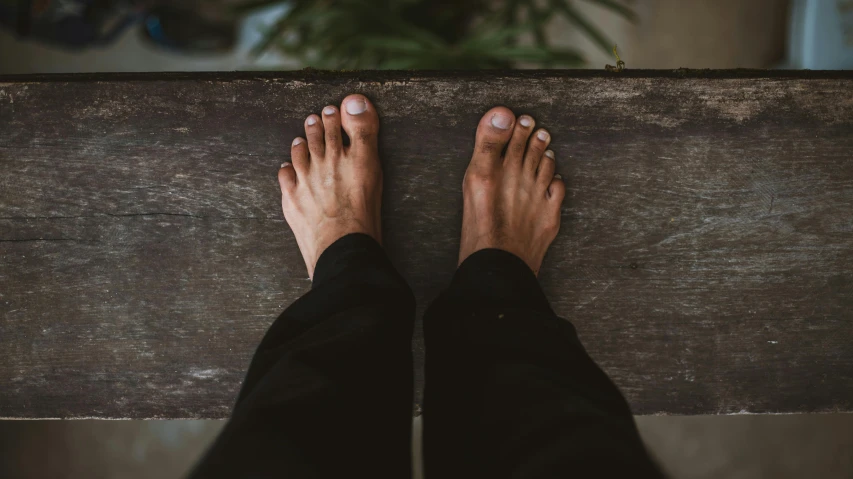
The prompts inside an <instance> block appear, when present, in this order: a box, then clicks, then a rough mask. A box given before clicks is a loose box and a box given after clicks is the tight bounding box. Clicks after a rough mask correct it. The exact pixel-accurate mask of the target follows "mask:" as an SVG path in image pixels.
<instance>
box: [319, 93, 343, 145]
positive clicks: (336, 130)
mask: <svg viewBox="0 0 853 479" xmlns="http://www.w3.org/2000/svg"><path fill="white" fill-rule="evenodd" d="M323 129H324V130H325V134H326V155H325V157H329V156H332V157H337V156H339V155H340V154H341V151H342V150H343V148H344V143H343V139H342V138H341V113H340V112H339V111H338V109H337V108H336V107H334V106H331V105H329V106H327V107H326V108H323Z"/></svg>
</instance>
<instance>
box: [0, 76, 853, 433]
mask: <svg viewBox="0 0 853 479" xmlns="http://www.w3.org/2000/svg"><path fill="white" fill-rule="evenodd" d="M350 92H361V93H364V94H366V95H368V96H369V97H370V98H371V99H372V100H373V101H374V102H375V104H376V105H377V107H378V109H379V111H380V115H381V119H382V126H381V133H380V141H381V151H382V160H383V163H384V168H385V199H384V201H385V203H384V210H383V214H384V216H383V219H384V230H385V242H386V244H387V249H388V251H389V254H390V256H391V258H392V260H393V261H394V263H395V264H396V265H397V266H398V267H399V269H400V271H401V273H402V274H403V275H404V276H405V277H406V278H407V279H408V280H409V282H410V284H411V285H412V287H413V288H414V290H415V293H416V296H417V298H418V301H419V307H420V309H421V311H422V310H423V308H424V307H425V306H426V304H427V302H428V301H429V300H430V299H432V298H433V297H434V296H435V295H436V294H437V293H438V292H439V291H440V290H441V288H443V287H445V285H446V284H447V281H448V279H449V278H450V276H451V274H452V273H453V270H454V267H455V264H456V257H457V248H458V237H459V232H460V219H461V213H462V210H461V208H462V202H461V197H460V186H461V181H462V175H463V173H464V171H465V168H466V165H467V162H468V159H469V158H470V152H471V148H472V142H473V135H474V130H475V127H476V124H477V121H478V119H479V116H480V115H481V114H482V113H483V112H484V111H486V110H487V109H488V108H490V107H491V106H494V105H497V104H503V105H506V106H508V107H510V108H511V109H513V110H514V111H515V112H516V113H528V114H531V115H533V116H534V117H535V118H536V120H537V123H538V124H539V125H541V126H544V127H545V128H547V129H548V130H549V131H550V132H551V133H552V136H553V143H552V149H553V150H554V151H555V152H556V153H557V163H558V171H559V172H560V173H561V174H562V175H563V177H564V178H566V179H567V182H568V187H569V193H568V195H567V199H566V202H565V204H564V207H563V216H562V219H563V226H562V230H561V232H560V234H559V236H558V238H557V240H556V242H555V244H554V245H553V246H552V248H551V250H550V252H549V253H548V256H547V257H546V260H545V265H544V267H543V269H542V272H541V275H540V276H541V282H542V284H543V287H544V289H545V291H546V293H547V295H548V297H549V298H550V299H551V300H552V303H553V306H554V308H555V310H556V311H557V312H558V313H559V314H560V315H562V316H564V317H566V318H568V319H570V320H571V321H572V322H573V323H574V324H575V326H576V327H577V329H578V331H579V335H580V337H581V340H582V341H583V342H584V344H585V345H586V347H587V349H588V350H589V352H590V354H591V355H592V356H593V358H594V359H596V360H597V361H598V362H599V364H601V365H602V367H603V368H604V369H605V370H606V371H607V372H608V373H609V374H610V375H611V377H612V378H613V380H614V381H615V382H616V384H617V385H618V386H619V387H620V388H621V389H622V391H623V392H624V393H625V394H626V396H627V398H628V400H629V402H630V403H631V406H632V408H633V409H634V411H635V412H636V413H638V414H729V413H739V412H754V413H764V412H828V411H851V410H853V344H851V339H853V273H851V269H853V74H851V73H849V72H846V73H843V72H752V71H730V72H715V71H705V72H694V71H676V72H654V71H651V72H649V71H647V72H643V71H638V72H626V74H624V75H615V74H603V73H594V72H593V73H591V72H580V71H563V72H559V71H540V72H494V73H476V74H474V73H471V74H468V73H461V72H455V73H453V72H451V73H435V72H432V73H430V72H426V73H403V72H393V73H385V72H383V73H380V72H356V73H339V74H332V73H322V72H321V73H317V72H296V73H276V74H252V73H233V74H150V75H81V76H56V77H51V76H40V77H12V78H9V77H6V78H2V79H0V167H2V175H0V313H2V320H0V350H2V353H3V356H2V360H0V417H14V418H48V417H69V418H70V417H99V418H221V417H226V416H228V414H229V412H230V409H231V407H232V404H233V401H234V399H235V397H236V394H237V391H238V388H239V386H240V383H241V381H242V378H243V374H244V373H245V370H246V368H247V366H248V363H249V360H250V359H251V355H252V353H253V351H254V348H255V347H256V345H257V344H258V342H259V340H260V339H261V337H262V336H263V333H264V331H265V330H266V328H267V327H269V325H270V324H271V322H272V321H273V320H274V319H275V318H276V317H277V315H278V314H279V313H280V312H281V310H282V309H283V308H285V307H286V306H287V305H288V304H289V303H290V302H291V301H293V300H294V299H296V298H297V297H299V296H300V295H301V294H303V293H304V292H306V291H307V290H308V288H309V286H310V283H309V281H308V279H307V274H306V272H305V269H304V266H303V264H302V260H301V258H300V255H299V252H298V250H297V247H296V243H295V241H294V240H293V237H292V235H291V233H290V232H289V230H288V228H287V225H286V223H285V222H284V220H283V217H282V214H281V209H280V199H279V191H278V185H277V181H276V172H277V169H278V167H279V164H280V163H281V162H282V161H283V160H285V159H287V158H288V155H289V144H290V141H291V140H292V139H293V137H295V136H297V135H300V134H301V129H302V123H303V120H304V118H305V117H306V116H307V115H308V114H310V113H312V112H313V113H316V112H319V111H320V109H321V108H322V107H323V106H325V105H326V104H329V103H332V104H336V103H339V102H340V100H341V99H342V98H343V97H344V96H345V95H346V94H347V93H350ZM413 349H414V352H415V357H416V361H417V363H418V368H419V369H418V375H417V378H418V379H417V384H418V386H417V387H418V397H420V392H421V391H422V387H423V381H422V376H421V374H420V365H421V364H422V361H423V354H424V350H423V344H422V338H421V333H420V328H418V333H417V334H416V337H415V341H414V343H413Z"/></svg>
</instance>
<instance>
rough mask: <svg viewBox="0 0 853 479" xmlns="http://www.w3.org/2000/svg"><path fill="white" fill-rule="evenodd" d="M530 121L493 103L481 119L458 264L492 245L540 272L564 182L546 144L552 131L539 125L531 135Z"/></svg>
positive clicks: (465, 186)
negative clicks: (556, 169)
mask: <svg viewBox="0 0 853 479" xmlns="http://www.w3.org/2000/svg"><path fill="white" fill-rule="evenodd" d="M534 124H535V122H534V121H533V118H531V117H529V116H527V115H522V116H521V117H519V118H518V119H517V120H516V118H515V115H514V114H513V113H512V111H510V110H509V109H508V108H504V107H495V108H492V109H491V110H489V111H488V112H487V113H486V114H485V115H484V116H483V118H482V119H481V120H480V125H479V127H478V128H477V138H476V141H475V146H474V157H473V158H472V159H471V163H470V164H469V165H468V170H467V171H466V172H465V180H464V181H463V184H462V196H463V200H464V209H463V213H462V242H461V245H460V249H459V264H462V262H463V261H465V258H467V257H468V256H470V255H471V254H473V253H475V252H477V251H479V250H481V249H485V248H497V249H501V250H504V251H508V252H510V253H513V254H515V255H516V256H518V257H519V258H521V259H522V260H524V262H525V263H527V265H528V266H529V267H530V269H532V270H533V273H534V274H539V267H540V266H541V265H542V260H543V259H544V257H545V251H546V250H547V249H548V246H550V245H551V242H552V241H554V238H556V237H557V231H558V230H559V229H560V205H561V203H562V202H563V198H564V197H565V196H566V186H565V184H564V183H563V180H562V179H560V176H559V175H554V171H555V168H556V164H555V162H554V152H553V151H551V150H548V149H547V148H548V144H549V143H550V141H551V136H550V135H549V134H548V132H547V131H545V130H543V129H540V130H538V131H536V132H535V134H533V135H531V133H533V127H534ZM528 139H529V141H528ZM505 147H506V153H505V154H502V153H503V150H504V148H505Z"/></svg>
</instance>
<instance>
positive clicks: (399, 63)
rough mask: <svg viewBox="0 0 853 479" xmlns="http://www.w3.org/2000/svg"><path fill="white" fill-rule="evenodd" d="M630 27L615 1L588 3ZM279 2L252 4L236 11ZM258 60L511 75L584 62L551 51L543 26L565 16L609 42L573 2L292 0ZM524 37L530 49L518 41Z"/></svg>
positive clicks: (567, 52) (626, 12)
mask: <svg viewBox="0 0 853 479" xmlns="http://www.w3.org/2000/svg"><path fill="white" fill-rule="evenodd" d="M586 1H588V2H591V3H597V4H599V5H601V6H603V7H606V8H609V9H611V10H613V11H615V12H616V13H618V14H620V15H622V16H624V17H625V18H627V19H629V20H631V21H636V16H635V15H634V12H633V11H632V10H631V9H630V8H628V7H627V6H625V5H624V4H623V3H621V2H620V1H618V0H586ZM275 3H282V2H281V1H268V0H267V1H255V2H251V3H248V4H243V5H241V6H239V7H238V9H240V10H242V11H245V10H248V9H253V8H257V7H259V6H266V5H271V4H275ZM287 3H289V5H290V10H289V12H288V13H287V14H286V15H284V16H283V17H282V18H281V20H280V21H278V22H277V23H276V24H275V26H274V27H273V28H271V29H270V31H268V32H266V33H265V39H264V41H262V42H261V43H260V44H259V45H257V47H256V48H255V52H256V53H260V52H263V51H266V50H267V49H271V48H275V49H278V50H279V51H281V52H282V53H284V54H286V55H289V56H292V57H295V58H298V59H299V60H301V61H302V62H303V64H304V65H306V66H311V67H315V68H332V69H442V68H458V69H479V68H512V67H513V66H514V65H516V64H517V63H519V62H525V63H529V64H533V65H536V66H541V67H555V66H563V67H571V66H579V65H582V64H583V63H584V59H583V57H582V56H581V55H580V54H579V53H578V52H577V51H576V50H573V49H567V48H559V47H555V46H552V45H551V44H550V42H549V41H548V39H547V37H546V35H545V25H546V24H547V23H548V22H549V21H551V20H552V19H553V18H554V17H555V16H558V15H560V16H563V17H565V18H566V19H568V20H569V21H570V22H571V23H572V24H573V25H574V26H575V27H577V28H579V29H581V30H582V31H583V32H584V33H585V34H586V35H587V36H588V37H590V38H591V39H592V40H593V41H594V42H595V43H596V44H597V45H598V46H600V47H601V48H603V49H604V50H606V51H608V52H609V51H610V49H611V48H612V46H613V45H612V43H610V41H609V40H607V38H606V37H605V36H604V34H602V33H601V32H600V31H599V30H598V29H597V28H596V27H595V26H594V25H593V24H592V23H591V22H590V21H589V20H588V19H587V18H585V17H584V16H583V15H582V14H581V13H580V12H579V11H578V9H577V8H576V7H575V4H574V2H573V0H538V1H537V0H374V1H370V0H291V1H290V2H287ZM525 36H528V37H530V38H531V39H532V42H528V44H523V42H521V41H520V40H521V39H522V38H523V37H525Z"/></svg>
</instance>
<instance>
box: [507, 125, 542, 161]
mask: <svg viewBox="0 0 853 479" xmlns="http://www.w3.org/2000/svg"><path fill="white" fill-rule="evenodd" d="M535 123H536V122H535V121H533V118H531V117H530V116H528V115H521V116H520V117H518V121H517V122H516V123H515V129H514V130H513V132H512V138H511V139H510V140H509V145H508V146H507V147H506V155H505V158H504V164H506V165H507V166H509V167H520V166H521V162H522V160H523V159H524V150H525V149H526V148H527V139H528V138H530V133H532V132H533V126H534V125H535Z"/></svg>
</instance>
